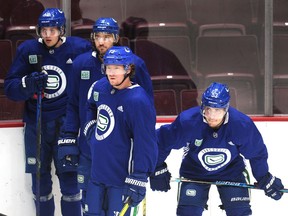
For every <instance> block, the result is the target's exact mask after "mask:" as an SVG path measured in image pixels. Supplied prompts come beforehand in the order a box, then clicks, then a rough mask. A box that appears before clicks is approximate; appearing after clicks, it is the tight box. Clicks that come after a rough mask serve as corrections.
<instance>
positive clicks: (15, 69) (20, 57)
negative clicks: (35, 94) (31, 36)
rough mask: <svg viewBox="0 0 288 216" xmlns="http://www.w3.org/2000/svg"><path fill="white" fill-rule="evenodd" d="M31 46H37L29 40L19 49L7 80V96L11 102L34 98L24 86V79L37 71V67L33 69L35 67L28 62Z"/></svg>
mask: <svg viewBox="0 0 288 216" xmlns="http://www.w3.org/2000/svg"><path fill="white" fill-rule="evenodd" d="M29 46H35V44H34V43H31V40H28V41H25V42H24V43H22V44H21V45H20V46H19V47H18V49H17V52H16V56H15V58H14V61H13V62H12V64H11V67H10V69H9V71H8V73H7V76H6V78H5V81H4V90H5V94H6V96H7V97H8V98H9V99H11V100H15V101H23V100H27V99H28V98H29V97H31V96H32V94H31V92H29V91H26V89H25V88H24V87H23V85H22V82H24V77H25V76H27V75H29V74H30V73H32V72H34V71H36V65H35V68H33V65H31V64H29V62H28V56H29V54H28V53H29V50H28V47H29Z"/></svg>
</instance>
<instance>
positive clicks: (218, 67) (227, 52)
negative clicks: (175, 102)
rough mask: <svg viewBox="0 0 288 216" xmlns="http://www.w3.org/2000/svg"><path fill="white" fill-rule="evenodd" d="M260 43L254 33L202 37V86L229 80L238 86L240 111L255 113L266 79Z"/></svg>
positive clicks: (199, 53) (199, 67)
mask: <svg viewBox="0 0 288 216" xmlns="http://www.w3.org/2000/svg"><path fill="white" fill-rule="evenodd" d="M257 45H258V43H257V38H256V37H255V36H254V35H242V36H214V37H212V36H211V37H209V36H207V37H206V36H201V37H198V38H197V44H196V73H197V74H198V75H199V80H200V81H199V83H200V85H199V86H198V87H199V88H205V87H206V86H208V85H209V84H210V83H211V82H213V81H218V82H222V83H226V84H228V86H229V87H231V88H235V89H236V91H237V95H238V99H239V106H238V107H239V109H240V111H242V112H245V113H248V114H253V113H255V112H256V110H257V94H256V93H257V88H258V83H259V82H261V79H262V77H261V73H260V66H259V53H258V46H257Z"/></svg>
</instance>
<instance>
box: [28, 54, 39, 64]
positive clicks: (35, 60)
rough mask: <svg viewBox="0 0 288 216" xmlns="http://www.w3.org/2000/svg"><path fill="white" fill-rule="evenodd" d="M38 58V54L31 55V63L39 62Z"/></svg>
mask: <svg viewBox="0 0 288 216" xmlns="http://www.w3.org/2000/svg"><path fill="white" fill-rule="evenodd" d="M37 63H38V58H37V55H29V64H37Z"/></svg>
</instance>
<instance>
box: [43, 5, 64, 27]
mask: <svg viewBox="0 0 288 216" xmlns="http://www.w3.org/2000/svg"><path fill="white" fill-rule="evenodd" d="M65 24H66V19H65V15H64V12H63V11H62V10H60V9H58V8H47V9H45V10H44V11H43V13H42V14H41V15H40V17H39V19H38V26H39V27H40V28H41V27H55V26H57V27H61V26H65Z"/></svg>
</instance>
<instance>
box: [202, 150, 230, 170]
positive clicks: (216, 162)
mask: <svg viewBox="0 0 288 216" xmlns="http://www.w3.org/2000/svg"><path fill="white" fill-rule="evenodd" d="M198 159H199V161H200V162H201V164H202V166H203V167H204V168H205V169H206V170H207V171H210V172H212V171H215V170H218V169H220V168H222V167H224V166H225V165H226V164H228V163H229V162H230V161H231V152H230V151H229V149H225V148H205V149H203V150H201V151H200V152H199V154H198Z"/></svg>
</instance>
